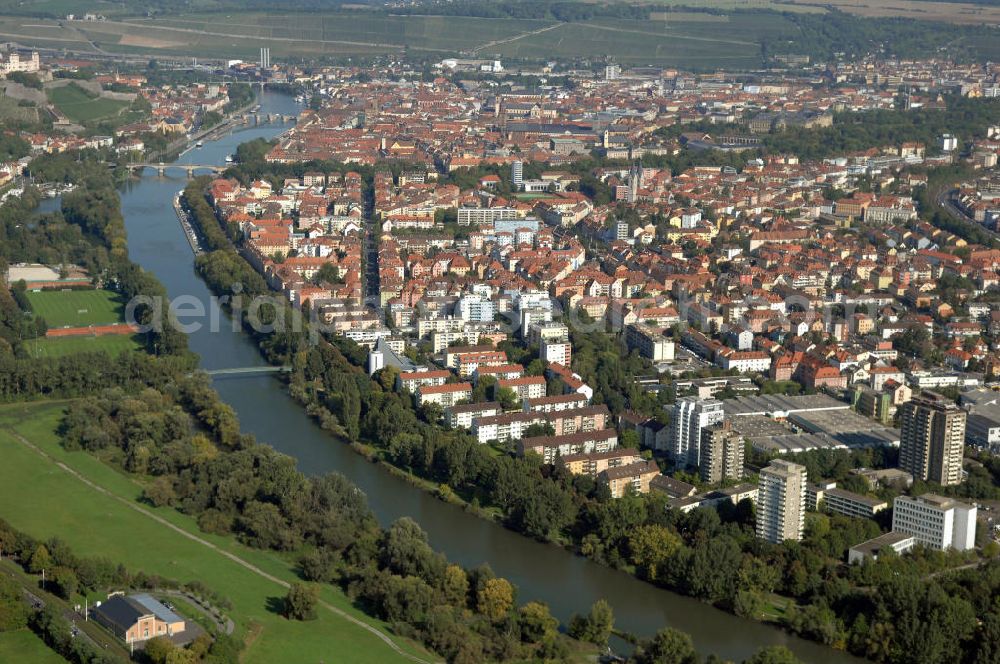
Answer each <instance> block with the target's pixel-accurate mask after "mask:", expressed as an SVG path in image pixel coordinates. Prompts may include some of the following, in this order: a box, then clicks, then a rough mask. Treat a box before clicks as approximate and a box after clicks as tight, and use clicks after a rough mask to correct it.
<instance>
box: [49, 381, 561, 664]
mask: <svg viewBox="0 0 1000 664" xmlns="http://www.w3.org/2000/svg"><path fill="white" fill-rule="evenodd" d="M203 381H204V379H198V378H191V379H186V380H181V381H178V383H177V384H175V385H172V386H168V387H167V388H165V389H164V390H163V391H159V390H153V389H148V390H145V391H143V392H140V393H139V394H137V395H136V394H132V393H128V392H125V391H124V390H118V389H116V390H108V391H104V392H102V393H100V394H98V395H96V396H93V397H89V398H86V399H82V400H80V401H77V402H74V403H73V404H71V405H70V406H69V408H68V409H67V413H66V416H65V419H64V422H63V430H62V431H63V436H64V441H65V445H66V446H67V447H69V448H71V449H72V448H75V447H83V448H86V449H88V450H91V451H94V452H99V453H101V454H102V455H103V456H105V457H106V458H111V459H114V460H115V461H116V462H117V463H119V464H120V465H121V466H122V467H123V468H124V469H125V470H128V471H129V472H132V473H136V474H139V475H142V476H145V477H147V478H148V481H147V484H146V489H145V494H144V495H145V499H146V500H148V501H149V502H151V503H152V504H155V505H170V506H174V507H176V508H177V509H179V510H180V511H182V512H184V513H186V514H189V515H191V516H194V517H195V518H197V520H198V523H199V525H200V526H201V528H202V529H204V530H205V531H207V532H213V533H220V534H229V533H232V534H235V535H237V536H238V537H239V538H240V539H241V540H243V541H244V542H245V543H247V544H248V545H250V546H254V547H258V548H263V549H273V550H277V551H285V552H290V553H293V554H298V555H300V556H301V567H302V575H303V577H304V579H305V580H306V581H309V582H313V583H315V582H331V583H337V584H339V585H341V586H342V587H344V588H345V589H346V590H347V592H348V593H349V594H350V595H351V596H352V597H353V598H354V599H355V600H356V601H358V602H359V603H361V604H362V605H364V606H365V607H366V608H367V610H368V611H370V612H371V613H373V614H375V615H377V616H379V617H380V618H382V619H384V620H387V621H389V622H391V623H392V624H393V625H394V626H395V628H396V629H397V630H398V631H399V632H401V633H403V634H406V635H408V636H412V637H413V638H417V639H420V640H422V641H423V642H424V643H425V644H427V645H428V646H429V647H431V648H432V649H434V650H436V651H437V652H439V653H441V654H442V655H444V656H445V657H446V658H447V659H448V660H449V661H456V662H479V661H483V660H484V659H488V660H493V661H506V660H510V659H523V658H529V657H531V656H533V655H538V656H541V657H558V656H561V655H562V654H564V653H566V652H567V649H568V648H569V647H570V643H569V642H568V641H567V640H566V638H565V637H564V636H561V635H560V634H559V633H558V631H557V630H556V629H555V626H554V625H553V626H552V628H551V629H547V630H546V629H543V630H541V632H539V631H538V630H535V629H532V627H531V626H532V625H536V624H537V623H538V622H539V621H541V622H543V623H545V624H549V623H550V622H551V621H552V619H551V616H550V615H549V614H548V609H547V608H545V607H542V606H541V605H525V607H520V608H519V607H518V606H517V603H516V591H515V589H514V588H513V586H511V584H510V583H509V582H507V581H506V580H504V579H500V578H496V577H495V576H494V575H493V573H492V572H491V571H490V570H489V568H487V567H481V568H477V569H476V570H471V571H467V570H464V569H462V568H461V567H459V566H457V565H453V564H449V563H448V561H447V560H446V559H445V558H444V557H443V556H442V555H441V554H439V553H436V552H435V551H434V550H433V549H432V548H431V547H430V545H429V543H428V542H427V537H426V535H425V534H424V533H423V531H422V530H420V528H419V526H418V525H417V524H416V523H414V522H413V521H411V520H409V519H401V520H400V521H397V522H396V523H395V524H393V525H392V526H391V527H389V528H388V529H385V530H383V529H381V528H380V527H379V526H378V524H377V522H376V521H375V518H374V516H373V515H372V513H371V511H370V509H369V508H368V506H367V504H366V502H365V498H364V496H363V494H361V493H360V492H359V491H358V490H357V488H356V487H355V486H354V485H353V484H351V483H350V482H349V481H347V480H346V479H345V478H344V477H342V476H341V475H338V474H330V475H325V476H322V477H318V478H307V477H305V476H304V475H302V473H300V472H298V471H297V470H296V469H295V462H294V460H293V459H291V458H290V457H287V456H284V455H281V454H279V453H277V452H275V451H273V450H272V449H271V448H269V447H267V446H264V445H257V444H255V443H253V441H252V440H251V439H249V438H246V437H243V436H239V435H238V434H237V436H236V438H235V439H233V440H227V437H226V433H225V432H226V431H227V430H228V427H227V426H226V425H224V424H220V423H219V422H218V418H217V417H216V416H214V415H212V414H211V413H213V412H217V411H220V410H222V411H225V410H226V409H225V407H224V406H222V405H221V404H220V403H219V402H218V397H217V395H216V394H215V393H214V392H213V391H211V389H210V388H209V387H208V385H207V383H206V382H203ZM213 402H215V403H213ZM187 413H191V414H192V416H190V417H189V416H188V414H187ZM226 418H228V415H227V416H226ZM233 427H234V428H233V431H238V427H236V425H235V423H234V424H233ZM297 606H299V608H301V605H298V604H297ZM529 607H530V608H529ZM307 613H308V612H307Z"/></svg>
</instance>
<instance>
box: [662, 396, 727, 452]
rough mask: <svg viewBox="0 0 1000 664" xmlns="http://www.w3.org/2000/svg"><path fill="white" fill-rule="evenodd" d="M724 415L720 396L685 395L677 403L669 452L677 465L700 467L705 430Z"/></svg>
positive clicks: (675, 404)
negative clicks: (714, 397)
mask: <svg viewBox="0 0 1000 664" xmlns="http://www.w3.org/2000/svg"><path fill="white" fill-rule="evenodd" d="M722 418H723V411H722V402H721V401H719V400H718V399H699V398H698V397H681V398H680V399H678V400H677V401H675V402H674V409H673V417H672V419H671V421H670V422H671V426H672V430H671V436H670V449H669V450H668V453H669V455H670V456H671V457H672V458H673V460H674V462H675V463H677V464H681V465H683V464H688V465H690V466H698V465H700V464H699V461H700V458H701V431H702V429H705V428H707V427H710V426H712V425H713V424H720V423H721V422H722Z"/></svg>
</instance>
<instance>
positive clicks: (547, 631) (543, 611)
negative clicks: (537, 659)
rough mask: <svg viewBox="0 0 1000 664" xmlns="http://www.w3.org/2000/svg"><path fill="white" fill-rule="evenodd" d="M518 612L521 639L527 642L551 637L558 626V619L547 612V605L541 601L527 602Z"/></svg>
mask: <svg viewBox="0 0 1000 664" xmlns="http://www.w3.org/2000/svg"><path fill="white" fill-rule="evenodd" d="M519 613H520V615H519V618H520V623H521V640H522V641H525V642H527V643H539V642H541V641H545V640H547V639H551V638H552V637H553V636H554V635H555V633H556V628H557V627H559V621H558V620H556V619H555V618H553V617H552V614H551V613H549V607H548V606H546V605H545V604H542V603H541V602H528V603H527V604H525V605H524V606H522V607H521V610H520V612H519Z"/></svg>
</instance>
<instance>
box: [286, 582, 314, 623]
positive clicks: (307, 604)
mask: <svg viewBox="0 0 1000 664" xmlns="http://www.w3.org/2000/svg"><path fill="white" fill-rule="evenodd" d="M318 601H319V591H317V590H316V588H314V587H313V586H307V585H305V584H302V583H293V584H292V585H291V587H290V588H289V589H288V594H287V595H285V603H284V609H285V617H286V618H288V619H289V620H315V619H316V604H317V602H318Z"/></svg>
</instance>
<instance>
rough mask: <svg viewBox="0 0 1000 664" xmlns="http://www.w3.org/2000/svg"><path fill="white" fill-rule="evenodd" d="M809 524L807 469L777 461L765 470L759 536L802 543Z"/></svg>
mask: <svg viewBox="0 0 1000 664" xmlns="http://www.w3.org/2000/svg"><path fill="white" fill-rule="evenodd" d="M805 523H806V468H805V466H800V465H799V464H797V463H792V462H791V461H784V460H781V459H775V460H774V461H772V462H771V464H770V465H769V466H767V467H766V468H763V469H761V471H760V480H759V483H758V492H757V537H758V538H759V539H762V540H767V541H768V542H772V543H774V544H780V543H781V542H784V541H785V540H801V539H802V533H803V532H804V530H805Z"/></svg>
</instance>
